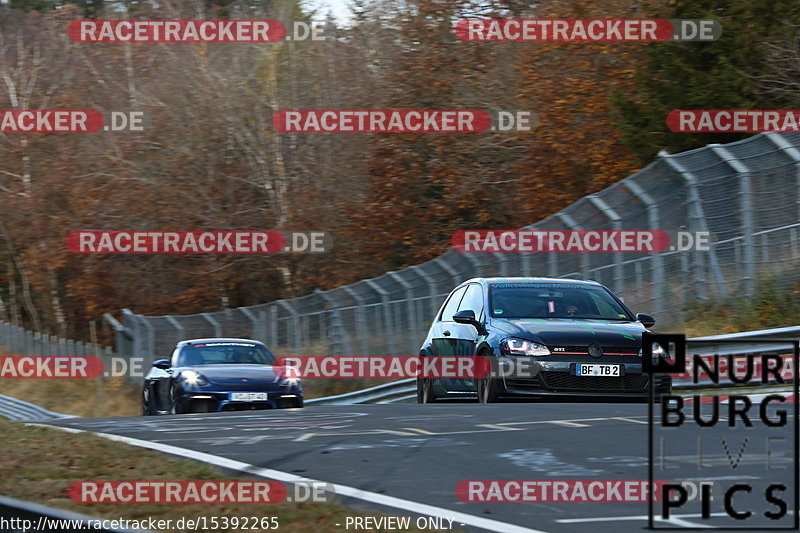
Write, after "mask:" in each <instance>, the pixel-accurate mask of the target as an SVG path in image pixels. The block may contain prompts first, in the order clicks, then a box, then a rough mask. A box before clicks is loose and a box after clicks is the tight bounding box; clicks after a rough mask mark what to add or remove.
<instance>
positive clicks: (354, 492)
mask: <svg viewBox="0 0 800 533" xmlns="http://www.w3.org/2000/svg"><path fill="white" fill-rule="evenodd" d="M26 425H30V426H39V427H47V428H54V429H59V430H62V431H67V432H69V433H89V434H92V435H95V436H97V437H102V438H104V439H108V440H113V441H116V442H122V443H125V444H130V445H131V446H139V447H141V448H147V449H150V450H155V451H158V452H163V453H168V454H170V455H177V456H179V457H186V458H188V459H193V460H195V461H201V462H203V463H208V464H212V465H214V466H218V467H220V468H227V469H229V470H236V471H239V472H245V473H247V474H252V475H255V476H259V477H264V478H267V479H274V480H277V481H282V482H284V483H315V482H316V483H327V482H325V481H320V480H317V479H310V478H307V477H301V476H297V475H294V474H290V473H288V472H282V471H280V470H273V469H271V468H261V467H259V466H255V465H251V464H248V463H243V462H241V461H234V460H233V459H226V458H224V457H217V456H216V455H211V454H210V453H203V452H198V451H195V450H190V449H187V448H181V447H179V446H172V445H170V444H162V443H160V442H150V441H146V440H141V439H134V438H131V437H123V436H121V435H112V434H110V433H95V432H93V431H86V430H83V429H76V428H68V427H61V426H51V425H47V424H26ZM328 485H330V486H332V487H333V490H334V493H335V494H338V495H340V496H345V497H348V498H355V499H358V500H364V501H366V502H369V503H374V504H377V505H382V506H385V507H393V508H395V509H402V510H404V511H408V512H411V513H416V514H421V515H427V516H436V517H440V518H445V519H453V522H455V523H457V524H459V525H460V524H464V525H467V526H472V527H478V528H481V529H485V530H488V531H497V532H499V533H546V532H545V531H542V530H539V529H531V528H527V527H522V526H518V525H515V524H510V523H508V522H500V521H499V520H491V519H489V518H482V517H480V516H474V515H471V514H467V513H461V512H458V511H452V510H450V509H446V508H444V507H436V506H433V505H428V504H424V503H418V502H414V501H411V500H404V499H402V498H395V497H394V496H386V495H385V494H378V493H376V492H369V491H366V490H361V489H357V488H355V487H349V486H347V485H339V484H337V483H328Z"/></svg>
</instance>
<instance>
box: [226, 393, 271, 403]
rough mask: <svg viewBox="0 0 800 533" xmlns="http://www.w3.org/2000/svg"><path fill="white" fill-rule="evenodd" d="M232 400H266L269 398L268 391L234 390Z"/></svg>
mask: <svg viewBox="0 0 800 533" xmlns="http://www.w3.org/2000/svg"><path fill="white" fill-rule="evenodd" d="M231 400H233V401H235V402H264V401H266V400H267V393H266V392H232V393H231Z"/></svg>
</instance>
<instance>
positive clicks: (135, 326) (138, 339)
mask: <svg viewBox="0 0 800 533" xmlns="http://www.w3.org/2000/svg"><path fill="white" fill-rule="evenodd" d="M122 323H123V324H125V326H126V327H127V328H128V331H130V337H131V342H130V345H129V344H128V343H126V342H124V341H123V342H122V343H121V344H120V340H122V338H121V337H120V336H119V335H117V352H118V353H119V354H120V355H127V356H128V357H139V356H141V354H142V353H143V352H144V350H143V349H142V333H141V331H139V321H138V320H137V319H136V315H135V314H134V313H133V312H132V311H131V310H130V309H123V310H122ZM123 348H124V349H123ZM126 351H127V353H125V352H126Z"/></svg>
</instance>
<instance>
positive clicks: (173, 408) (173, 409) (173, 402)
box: [169, 387, 181, 415]
mask: <svg viewBox="0 0 800 533" xmlns="http://www.w3.org/2000/svg"><path fill="white" fill-rule="evenodd" d="M169 414H171V415H179V414H181V411H178V396H177V394H175V387H170V389H169Z"/></svg>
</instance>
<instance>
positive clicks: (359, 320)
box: [342, 285, 369, 355]
mask: <svg viewBox="0 0 800 533" xmlns="http://www.w3.org/2000/svg"><path fill="white" fill-rule="evenodd" d="M342 290H343V291H344V292H346V293H347V294H349V295H350V296H351V297H352V298H353V300H355V301H356V307H355V313H356V318H355V322H356V336H357V337H358V342H359V349H360V350H361V355H367V354H368V353H369V348H368V347H367V318H366V317H365V316H364V314H365V313H366V311H365V310H364V299H363V298H362V297H361V296H360V295H359V294H358V292H357V291H356V290H355V289H354V288H353V287H352V286H350V285H345V286H344V287H342Z"/></svg>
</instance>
